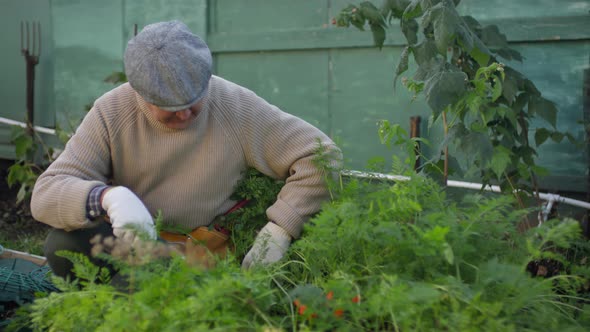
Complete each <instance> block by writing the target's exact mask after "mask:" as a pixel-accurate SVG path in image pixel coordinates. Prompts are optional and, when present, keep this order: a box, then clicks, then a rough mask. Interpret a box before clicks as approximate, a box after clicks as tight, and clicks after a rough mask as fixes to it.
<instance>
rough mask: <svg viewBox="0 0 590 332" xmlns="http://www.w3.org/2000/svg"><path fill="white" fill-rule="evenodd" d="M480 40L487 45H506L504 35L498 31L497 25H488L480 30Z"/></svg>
mask: <svg viewBox="0 0 590 332" xmlns="http://www.w3.org/2000/svg"><path fill="white" fill-rule="evenodd" d="M481 40H482V41H483V42H484V43H485V44H486V45H487V46H488V47H497V48H504V47H508V40H507V39H506V35H504V34H503V33H501V32H500V29H498V26H497V25H488V26H486V27H484V28H483V29H482V30H481Z"/></svg>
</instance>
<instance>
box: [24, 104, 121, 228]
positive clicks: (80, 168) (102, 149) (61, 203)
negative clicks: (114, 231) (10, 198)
mask: <svg viewBox="0 0 590 332" xmlns="http://www.w3.org/2000/svg"><path fill="white" fill-rule="evenodd" d="M110 165H111V159H110V148H109V138H108V131H107V126H106V124H105V121H104V119H103V118H102V117H101V114H100V111H99V110H98V109H97V108H96V106H95V107H94V108H92V109H91V110H90V111H89V112H88V114H87V115H86V117H85V118H84V119H83V121H82V123H81V124H80V126H79V127H78V129H77V130H76V132H75V134H74V135H73V136H72V137H71V138H70V140H69V141H68V143H67V144H66V146H65V149H64V151H63V152H62V153H61V155H60V156H59V157H58V158H57V159H56V160H55V161H54V162H53V163H52V164H51V165H50V166H49V167H48V168H47V170H46V171H45V172H44V173H43V174H41V175H40V176H39V178H38V179H37V182H36V183H35V187H34V189H33V195H32V198H31V212H32V214H33V217H34V218H35V219H36V220H38V221H41V222H43V223H46V224H48V225H50V226H52V227H55V228H60V229H65V230H74V229H79V228H84V227H88V226H90V225H91V221H90V220H88V218H87V211H86V210H87V208H86V206H87V200H88V195H89V193H90V191H91V190H92V189H93V188H94V187H96V186H100V185H105V183H106V182H107V179H108V177H109V175H110V174H109V173H110V168H111V166H110Z"/></svg>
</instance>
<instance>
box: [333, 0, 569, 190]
mask: <svg viewBox="0 0 590 332" xmlns="http://www.w3.org/2000/svg"><path fill="white" fill-rule="evenodd" d="M459 2H460V0H453V1H451V0H385V1H383V4H382V6H381V7H380V8H378V7H377V6H375V5H374V4H373V3H372V2H371V1H365V2H362V3H360V4H359V5H349V6H347V7H346V8H344V9H342V10H341V11H340V13H339V14H338V15H337V17H336V18H335V19H334V20H333V23H334V24H335V25H337V26H339V27H349V26H351V25H352V26H354V27H356V28H358V29H360V30H365V29H366V28H370V30H371V32H372V35H373V40H374V43H375V45H376V46H377V47H379V48H380V49H381V48H382V47H383V45H384V43H385V39H386V30H387V29H388V28H390V26H391V25H392V23H393V22H394V21H395V22H399V27H400V29H401V31H402V32H403V35H404V37H405V40H406V42H407V45H406V46H405V47H404V49H403V51H402V53H401V57H400V59H399V63H398V64H397V67H396V68H395V81H396V82H397V81H398V79H399V77H400V76H401V75H402V74H404V73H406V72H407V71H408V69H409V61H410V55H412V57H413V60H414V62H415V63H416V65H417V70H416V71H415V73H414V74H413V76H412V77H411V78H407V77H404V78H402V83H403V84H404V85H405V86H406V87H407V88H408V89H409V90H410V91H412V92H414V93H415V94H420V93H422V94H423V95H424V97H425V100H426V102H427V104H428V106H429V107H430V109H431V110H432V115H431V117H430V120H429V125H430V126H432V125H433V124H434V123H435V122H437V121H439V120H440V121H441V122H442V125H443V128H444V133H445V139H444V140H443V142H442V143H441V145H440V146H439V148H438V150H437V151H436V153H435V155H436V156H435V157H434V158H433V159H432V160H431V161H430V163H428V164H429V165H431V166H432V165H437V168H439V169H441V168H442V169H445V173H444V177H445V181H446V179H447V177H448V171H446V170H447V169H448V168H449V167H451V168H453V169H454V170H455V171H462V170H466V171H468V172H469V173H470V174H478V175H479V177H480V178H481V179H482V182H483V184H484V185H487V184H491V183H498V184H499V185H500V188H501V189H502V191H503V192H510V193H512V192H515V191H516V190H517V189H524V190H531V189H534V190H535V191H537V192H538V180H537V176H538V175H546V174H547V170H546V169H544V168H543V167H541V166H539V165H537V163H536V162H535V157H536V156H537V148H538V147H539V146H541V145H542V144H543V143H545V142H546V141H547V140H548V139H551V140H553V141H555V142H561V141H562V140H563V139H564V138H565V137H567V138H568V139H569V140H570V141H571V142H572V143H575V139H574V138H573V137H572V135H571V134H569V133H562V132H560V131H558V130H557V129H556V122H557V112H558V110H557V107H556V106H555V104H554V103H553V102H551V101H550V100H548V99H546V98H545V97H543V96H542V94H541V92H540V91H539V90H538V89H537V88H536V87H535V85H534V83H533V82H532V81H531V80H530V79H528V78H527V77H526V76H525V75H523V74H522V73H520V72H518V71H517V70H515V69H514V68H511V67H510V66H507V65H504V64H502V63H500V61H499V60H498V59H499V58H503V59H506V60H508V61H510V60H516V61H522V60H523V58H522V56H521V55H520V54H519V53H518V52H517V51H516V50H514V49H512V48H510V47H509V44H508V41H507V38H506V36H505V35H504V34H502V33H501V32H500V31H499V29H498V27H497V26H495V25H489V26H482V25H481V24H480V23H479V22H478V21H477V20H476V19H474V18H473V17H471V16H461V15H460V14H459V13H458V11H457V9H456V6H457V5H458V4H459ZM534 117H539V118H541V119H543V120H545V123H546V125H548V126H547V127H538V128H535V129H534V145H533V144H532V143H531V142H530V140H529V131H531V129H532V128H531V120H532V119H533V118H534ZM450 143H454V147H455V148H456V149H457V150H458V151H460V152H462V153H463V154H464V155H465V156H467V158H466V160H465V162H464V164H463V165H461V164H460V163H459V161H458V160H457V159H455V158H453V157H452V156H451V155H450V154H449V152H448V147H449V145H450Z"/></svg>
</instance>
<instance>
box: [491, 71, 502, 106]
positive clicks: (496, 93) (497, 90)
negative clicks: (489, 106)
mask: <svg viewBox="0 0 590 332" xmlns="http://www.w3.org/2000/svg"><path fill="white" fill-rule="evenodd" d="M500 96H502V80H501V79H500V77H497V76H496V77H495V80H494V86H493V87H492V101H496V100H498V98H500Z"/></svg>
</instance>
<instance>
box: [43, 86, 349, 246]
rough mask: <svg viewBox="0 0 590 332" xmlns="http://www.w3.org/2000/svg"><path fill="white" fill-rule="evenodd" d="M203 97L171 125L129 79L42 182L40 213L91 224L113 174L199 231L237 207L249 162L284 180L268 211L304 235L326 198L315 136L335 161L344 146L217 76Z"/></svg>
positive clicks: (60, 221) (102, 103) (97, 106)
mask: <svg viewBox="0 0 590 332" xmlns="http://www.w3.org/2000/svg"><path fill="white" fill-rule="evenodd" d="M203 104H204V105H203V109H202V111H201V112H200V113H199V114H198V116H197V118H196V119H195V120H194V121H193V122H192V123H191V125H190V127H188V128H186V129H183V130H174V129H168V128H167V127H165V126H164V125H163V124H162V123H160V122H158V121H156V120H155V119H154V118H153V117H152V116H151V114H150V112H149V110H148V108H147V105H146V103H145V101H144V100H143V99H142V98H141V97H140V96H139V95H138V94H137V93H136V92H135V91H134V90H133V89H132V88H131V86H130V85H129V84H123V85H121V86H120V87H117V88H115V89H113V90H111V91H110V92H108V93H106V94H105V95H103V96H102V97H100V98H99V99H98V100H97V101H96V102H95V103H94V107H93V108H92V109H91V110H90V112H89V113H88V114H87V115H86V117H85V118H84V120H83V121H82V123H81V125H80V126H79V128H78V129H77V130H76V133H75V134H74V135H73V137H72V138H71V139H70V141H69V142H68V143H67V145H66V147H65V150H64V152H63V153H62V154H61V155H60V156H59V158H58V159H57V160H56V161H54V162H53V163H52V164H51V165H50V166H49V168H48V169H47V170H46V171H45V172H44V173H43V174H42V175H41V176H40V177H39V179H38V180H37V183H36V185H35V188H34V191H33V196H32V201H31V210H32V213H33V216H34V218H35V219H37V220H39V221H41V222H44V223H46V224H49V225H51V226H53V227H56V228H61V229H65V230H73V229H78V228H84V227H88V226H90V225H91V223H92V222H91V221H89V220H88V219H87V218H86V212H87V211H86V203H87V198H88V194H89V192H90V190H91V189H92V188H93V187H95V186H97V185H103V184H106V183H108V182H109V181H112V184H113V185H120V186H125V187H127V188H129V189H130V190H131V191H133V192H134V193H135V194H136V195H137V196H138V197H139V198H140V199H141V200H142V201H143V203H144V204H145V205H146V207H147V208H148V210H149V211H150V213H152V215H155V214H156V213H157V211H158V210H161V211H162V213H163V217H164V222H165V223H167V224H175V225H179V226H182V227H188V228H191V229H192V228H195V227H198V226H203V225H208V224H210V223H211V221H212V220H213V219H214V218H215V216H217V215H220V214H223V213H224V212H226V211H227V210H228V209H229V208H230V207H231V206H233V204H234V203H235V202H234V201H232V200H230V195H231V194H232V193H233V190H234V187H235V185H236V183H237V182H238V181H239V180H240V178H241V174H242V172H243V171H244V170H245V169H246V168H247V167H249V166H251V167H255V168H256V169H258V170H259V171H261V172H262V173H264V174H266V175H269V176H271V177H273V178H277V179H285V180H286V184H285V186H284V187H283V188H282V190H281V191H280V193H279V195H278V197H277V200H276V202H275V203H274V204H273V205H272V206H270V207H269V208H268V210H267V216H268V218H269V220H273V221H275V222H276V223H277V224H278V225H280V226H281V227H283V228H284V229H285V230H286V231H287V232H288V233H289V234H291V236H293V237H294V238H298V237H299V235H300V233H301V229H302V225H303V223H304V222H305V221H306V220H307V219H309V217H310V216H311V215H312V214H314V213H315V212H317V211H318V210H319V208H320V205H321V203H322V202H323V201H325V200H326V199H327V198H328V191H327V189H326V186H325V182H324V174H323V173H322V172H321V171H319V170H318V169H317V167H315V165H314V164H313V163H312V159H313V158H314V157H315V155H314V151H315V150H317V148H318V144H319V143H318V142H321V143H322V145H325V146H326V147H327V148H328V150H331V152H336V153H333V155H336V156H337V157H336V158H335V159H334V160H335V162H336V163H338V162H339V160H338V159H339V158H340V152H339V151H340V150H338V148H337V147H336V146H335V145H334V143H333V142H332V141H331V140H330V139H329V138H328V137H327V136H326V135H325V134H323V133H322V132H321V131H320V130H319V129H317V128H315V127H313V126H312V125H310V124H308V123H307V122H305V121H303V120H301V119H299V118H297V117H295V116H292V115H290V114H287V113H285V112H282V111H281V110H279V109H278V108H277V107H275V106H273V105H271V104H269V103H267V102H266V101H264V100H263V99H262V98H260V97H258V96H257V95H256V94H254V93H253V92H252V91H250V90H248V89H246V88H243V87H241V86H239V85H237V84H234V83H231V82H229V81H227V80H224V79H222V78H220V77H217V76H213V77H212V78H211V81H210V85H209V92H208V95H207V96H206V97H205V99H204V103H203Z"/></svg>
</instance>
